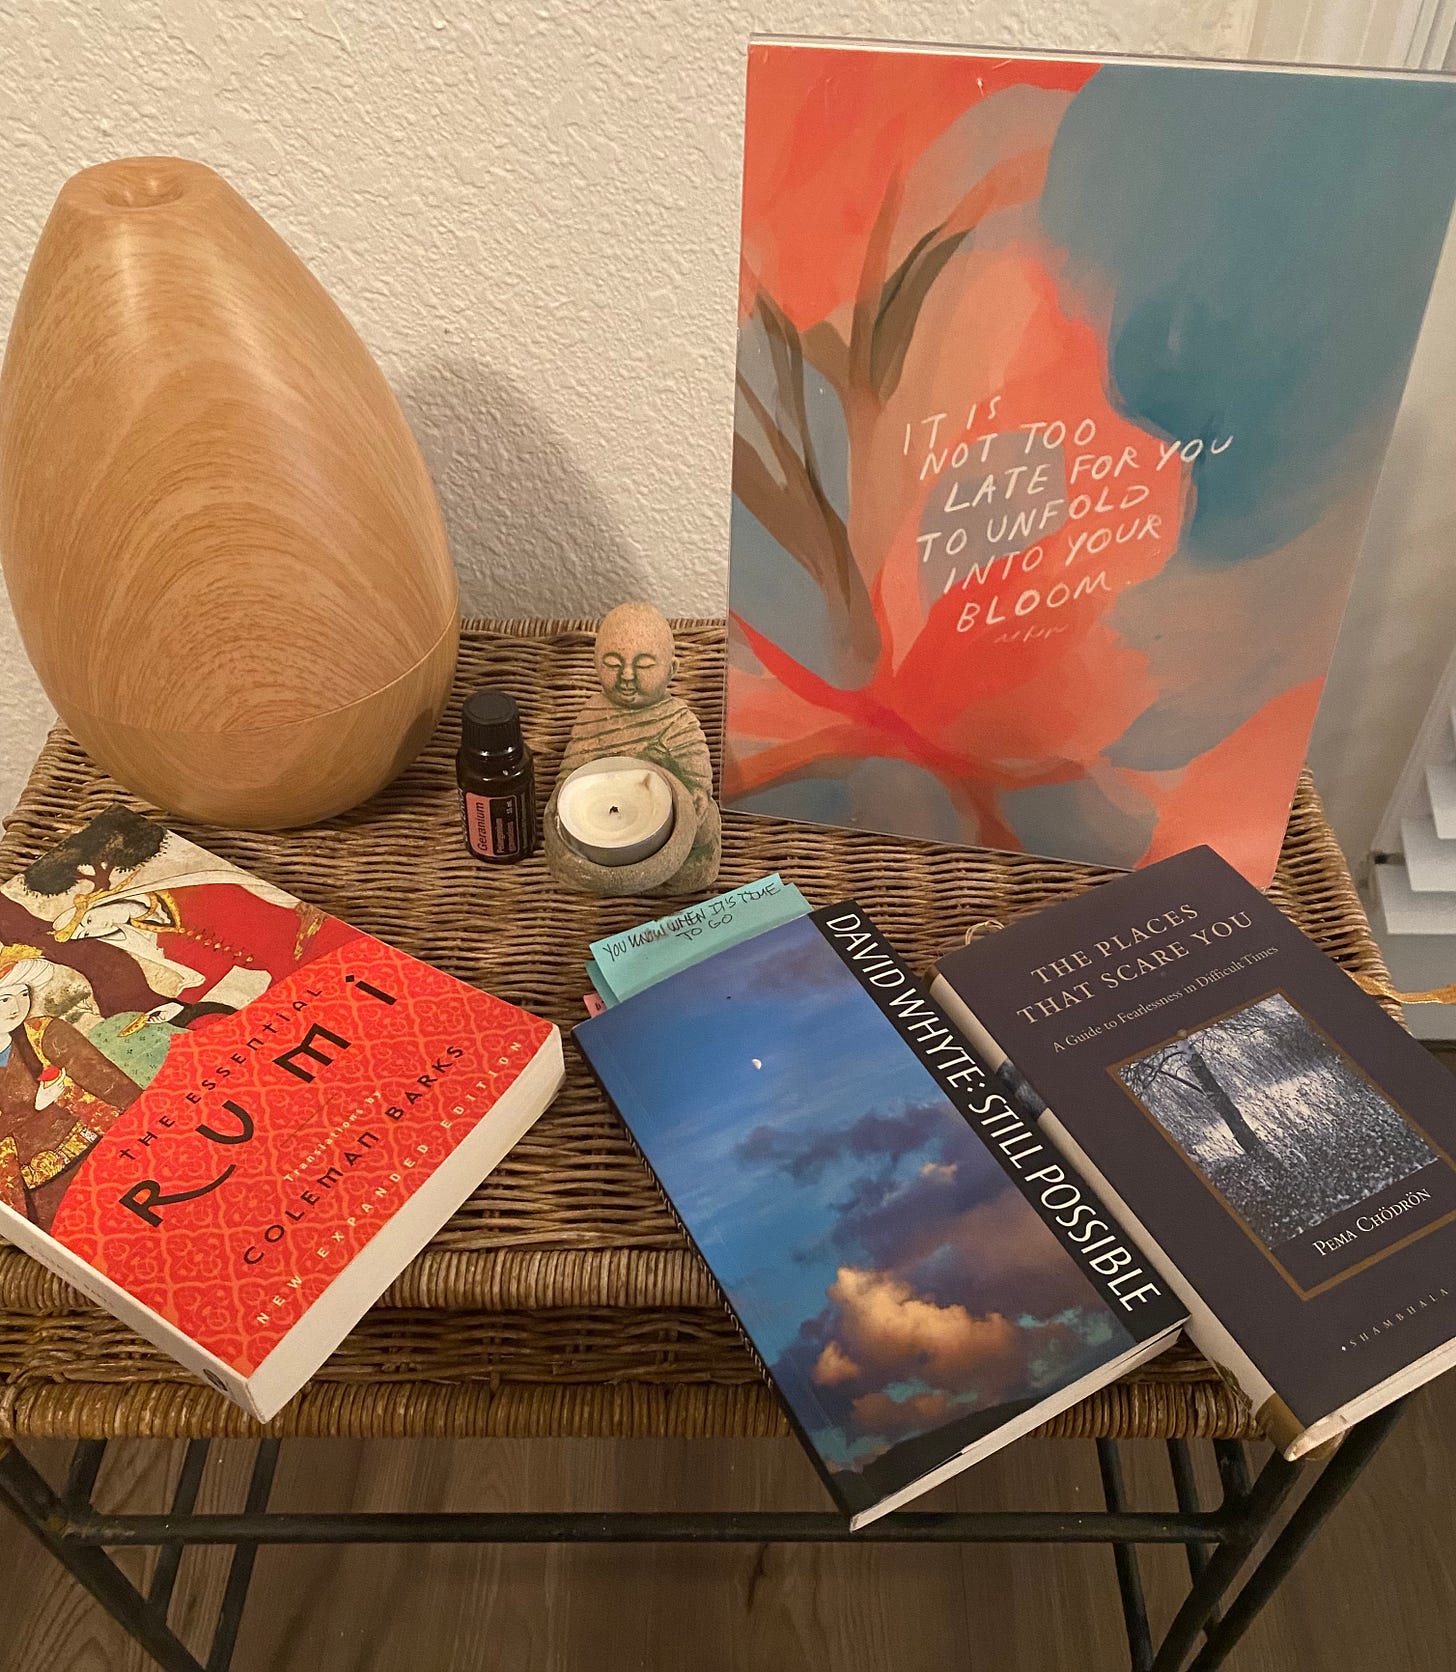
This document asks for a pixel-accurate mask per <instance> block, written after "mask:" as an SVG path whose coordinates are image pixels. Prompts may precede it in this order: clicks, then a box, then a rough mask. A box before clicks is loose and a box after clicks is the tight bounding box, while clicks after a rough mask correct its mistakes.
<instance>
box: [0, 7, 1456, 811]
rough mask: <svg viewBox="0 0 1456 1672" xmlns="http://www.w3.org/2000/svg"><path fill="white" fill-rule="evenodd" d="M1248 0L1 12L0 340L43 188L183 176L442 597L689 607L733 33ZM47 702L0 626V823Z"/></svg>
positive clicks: (718, 337) (1187, 31)
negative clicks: (131, 163) (346, 341)
mask: <svg viewBox="0 0 1456 1672" xmlns="http://www.w3.org/2000/svg"><path fill="white" fill-rule="evenodd" d="M1253 5H1254V0H1184V3H1181V4H1176V5H1175V4H1171V3H1169V0H1041V3H1040V4H1032V3H1031V0H1000V3H995V4H986V5H980V6H967V5H966V4H964V0H956V3H952V0H917V3H911V0H906V3H902V4H897V3H891V0H883V3H879V4H876V3H874V0H846V3H843V4H838V5H835V4H830V3H820V0H780V4H778V5H777V6H771V5H762V6H755V5H752V4H748V3H746V0H698V3H697V4H694V3H693V0H596V3H592V0H529V3H525V0H496V3H494V4H491V3H489V0H479V3H476V4H471V5H461V4H459V3H457V0H438V3H437V4H435V5H432V6H427V5H418V4H415V3H413V0H291V3H288V4H274V3H270V0H249V3H246V4H232V3H229V0H5V3H4V5H3V6H0V323H6V324H8V319H9V314H10V309H11V306H12V303H13V300H14V297H15V294H16V292H17V290H18V289H19V286H20V281H21V278H22V275H23V273H24V268H25V263H26V261H27V259H28V256H29V252H30V249H31V246H32V244H33V243H34V240H35V238H36V235H37V234H38V232H39V230H40V227H41V224H42V222H43V220H44V219H45V215H46V212H47V210H48V208H49V206H50V202H51V199H52V198H53V196H54V194H55V192H56V190H57V188H58V187H59V185H60V184H61V182H62V180H63V179H64V178H65V177H66V176H67V175H68V174H70V173H71V172H73V171H74V170H75V169H78V168H81V167H83V166H84V165H86V164H88V163H92V162H96V161H99V160H101V159H103V158H107V157H113V156H123V155H128V154H135V153H139V152H179V153H182V154H184V155H189V156H193V157H197V158H200V159H201V160H203V161H205V162H208V163H211V164H212V165H214V166H215V167H217V168H218V169H220V170H221V171H222V172H223V173H224V174H225V175H226V176H227V177H228V178H229V179H230V180H231V181H232V182H233V184H234V185H235V186H237V187H238V188H239V190H241V191H242V192H243V193H244V194H245V195H246V196H247V197H249V198H250V199H251V201H252V202H253V203H254V204H255V205H256V206H257V207H258V208H259V209H260V210H261V211H262V212H263V213H264V214H265V215H266V216H267V217H268V218H269V219H270V220H271V221H272V222H273V224H274V225H275V226H276V227H277V228H278V229H279V230H280V231H281V232H282V233H283V234H284V236H285V237H287V238H288V239H289V240H290V241H291V242H292V243H293V245H294V246H295V247H296V248H297V249H298V250H299V252H300V253H301V254H302V255H303V256H304V258H305V259H306V260H307V261H308V262H310V263H311V265H312V266H313V268H314V270H315V272H317V274H318V275H319V277H320V278H321V279H322V280H323V282H324V283H325V284H326V285H327V286H328V287H329V288H330V289H331V290H332V292H333V294H334V295H335V296H336V297H337V298H338V300H339V301H340V302H341V304H342V305H343V307H344V309H345V311H346V312H347V313H348V314H349V316H350V317H351V318H352V319H353V320H354V322H355V324H356V325H357V326H358V328H359V329H360V331H361V332H362V334H363V336H364V338H365V340H366V342H368V344H369V346H370V347H371V348H372V349H373V351H374V353H375V354H376V356H377V357H378V358H379V360H380V362H381V364H382V365H383V366H384V368H385V370H386V372H387V373H388V375H389V376H390V378H391V379H392V381H393V383H394V386H395V388H396V390H397V391H398V393H399V395H400V398H401V401H402V402H403V405H404V408H405V411H406V413H407V414H408V416H409V418H410V420H411V422H412V423H413V424H414V427H415V432H416V434H417V435H418V437H419V439H420V443H421V446H422V447H423V449H424V452H425V456H426V458H427V459H428V461H429V463H430V466H431V469H432V470H433V472H434V475H435V480H436V483H437V485H438V487H439V491H440V496H441V500H442V502H443V505H444V509H445V517H446V521H447V523H448V525H449V529H450V535H451V540H452V543H453V547H454V551H455V556H456V561H457V563H458V565H459V568H460V572H461V578H462V582H463V591H464V597H465V602H466V605H467V607H469V608H472V609H476V610H480V611H490V612H497V613H516V612H520V613H552V612H570V613H577V612H590V611H595V610H598V609H600V608H602V607H605V606H607V605H610V604H611V603H613V602H616V601H618V600H619V599H621V598H622V597H624V596H627V595H629V594H643V595H646V596H648V597H651V598H653V599H654V600H655V601H656V602H658V603H659V604H660V605H661V606H662V607H663V608H665V609H668V610H675V611H684V612H695V611H702V612H716V611H717V610H719V609H721V607H722V605H723V600H724V585H725V578H726V572H727V570H726V562H727V526H728V498H729V489H728V471H729V453H730V433H731V422H732V382H733V320H734V291H735V278H736V246H737V215H738V169H739V138H740V119H741V101H742V83H743V67H744V52H745V47H746V43H747V39H748V36H749V34H750V33H752V32H754V31H755V30H773V31H776V32H780V33H812V34H851V35H854V34H858V35H869V36H879V37H890V38H897V37H898V38H901V39H926V40H937V39H939V40H960V41H964V42H968V43H971V42H984V43H989V44H1006V45H1030V46H1057V47H1068V48H1077V49H1102V50H1122V51H1137V52H1157V53H1169V54H1187V53H1205V54H1210V55H1215V56H1231V57H1237V56H1239V55H1240V54H1242V53H1243V52H1244V50H1245V49H1246V46H1247V42H1248V40H1249V34H1250V27H1251V20H1252V11H1253ZM1449 480H1450V477H1449V474H1448V475H1447V477H1446V479H1445V481H1443V482H1442V483H1441V484H1440V485H1439V488H1438V489H1437V490H1436V491H1437V492H1438V493H1440V494H1444V493H1445V492H1446V491H1447V488H1446V483H1447V482H1449ZM1443 503H1444V501H1443ZM1384 602H1385V604H1386V605H1393V604H1394V602H1395V600H1394V599H1393V598H1392V597H1391V596H1390V595H1389V594H1388V593H1387V594H1386V595H1385V597H1384ZM47 717H48V716H47V711H46V709H45V705H44V701H43V699H42V698H41V696H40V694H39V692H38V691H37V689H36V687H35V685H34V682H33V680H32V679H31V677H30V674H29V670H28V668H27V667H26V665H25V662H24V657H23V654H22V652H21V651H20V648H19V644H18V641H16V640H15V638H14V635H13V628H12V627H11V625H10V623H9V620H8V618H7V619H5V620H4V621H3V623H0V726H3V735H0V806H8V805H9V804H10V802H11V801H12V800H13V797H14V794H15V793H16V790H17V789H18V783H19V774H20V773H21V772H22V771H23V769H24V765H25V764H26V762H27V761H28V759H29V758H30V756H31V755H32V754H33V753H34V750H35V748H36V747H37V745H38V742H39V739H40V736H41V732H42V729H43V726H44V723H45V721H46V719H47Z"/></svg>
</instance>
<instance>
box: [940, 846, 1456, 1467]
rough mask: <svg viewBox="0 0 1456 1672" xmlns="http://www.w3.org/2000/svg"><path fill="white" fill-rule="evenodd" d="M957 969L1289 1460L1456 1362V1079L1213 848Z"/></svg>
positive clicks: (1038, 1102) (959, 980) (1061, 1134)
mask: <svg viewBox="0 0 1456 1672" xmlns="http://www.w3.org/2000/svg"><path fill="white" fill-rule="evenodd" d="M938 968H939V975H938V977H937V979H936V981H935V983H934V985H933V987H932V989H931V991H932V993H933V995H934V996H935V997H936V998H937V999H938V1000H939V1002H940V1003H941V1004H942V1005H943V1006H944V1007H945V1009H946V1011H947V1012H948V1013H949V1015H950V1016H951V1018H952V1020H954V1021H955V1022H956V1024H957V1025H958V1026H959V1027H960V1028H961V1030H962V1031H963V1032H964V1033H965V1034H966V1035H967V1037H968V1038H969V1039H970V1040H971V1042H972V1043H973V1045H975V1046H976V1048H977V1049H978V1050H979V1051H981V1052H982V1053H983V1055H984V1056H985V1058H986V1060H987V1062H988V1063H989V1064H990V1065H991V1066H992V1067H994V1068H995V1069H996V1070H997V1072H998V1073H999V1074H1000V1075H1001V1076H1002V1077H1003V1079H1004V1082H1005V1083H1006V1084H1007V1085H1008V1086H1010V1087H1012V1088H1014V1089H1015V1091H1016V1093H1017V1095H1018V1098H1019V1100H1020V1101H1021V1102H1022V1105H1023V1107H1025V1108H1028V1109H1029V1110H1031V1111H1034V1112H1036V1116H1037V1127H1038V1130H1039V1132H1040V1133H1041V1134H1042V1135H1044V1136H1045V1137H1046V1138H1047V1139H1048V1141H1049V1142H1051V1143H1053V1144H1055V1145H1056V1147H1057V1148H1058V1149H1059V1150H1060V1151H1061V1152H1062V1153H1063V1154H1065V1155H1066V1156H1067V1157H1068V1158H1069V1159H1070V1160H1072V1161H1073V1162H1075V1163H1076V1164H1077V1165H1078V1166H1080V1167H1081V1168H1082V1169H1083V1170H1084V1171H1085V1172H1086V1174H1087V1176H1088V1177H1089V1178H1091V1179H1093V1180H1094V1181H1095V1182H1096V1183H1097V1185H1098V1188H1099V1189H1100V1190H1101V1192H1102V1195H1103V1198H1104V1200H1106V1201H1107V1203H1108V1205H1109V1206H1110V1207H1111V1208H1112V1209H1113V1210H1114V1211H1115V1212H1116V1213H1117V1214H1118V1216H1119V1218H1120V1220H1121V1222H1122V1225H1123V1227H1124V1229H1125V1230H1126V1231H1127V1233H1128V1234H1129V1236H1130V1237H1132V1238H1133V1239H1134V1241H1135V1243H1136V1245H1137V1246H1138V1247H1139V1248H1141V1249H1143V1250H1145V1251H1146V1253H1147V1255H1148V1257H1149V1259H1150V1260H1152V1261H1153V1262H1154V1263H1155V1265H1156V1266H1157V1268H1158V1269H1159V1270H1160V1271H1162V1272H1163V1274H1164V1275H1165V1276H1166V1278H1167V1280H1168V1282H1169V1283H1170V1284H1171V1285H1172V1287H1173V1288H1174V1289H1175V1290H1176V1292H1177V1293H1178V1294H1179V1296H1180V1297H1181V1299H1182V1301H1183V1303H1184V1305H1185V1306H1187V1308H1188V1310H1189V1314H1190V1322H1189V1326H1188V1331H1189V1334H1190V1335H1191V1336H1192V1338H1193V1339H1194V1341H1196V1342H1197V1344H1198V1345H1199V1347H1200V1348H1201V1349H1202V1350H1203V1352H1204V1354H1205V1355H1206V1356H1207V1358H1208V1359H1209V1360H1210V1361H1211V1362H1212V1363H1213V1364H1214V1365H1216V1366H1217V1367H1218V1369H1219V1370H1220V1371H1221V1372H1223V1374H1224V1375H1225V1376H1226V1377H1227V1378H1229V1379H1230V1380H1232V1381H1233V1382H1234V1383H1235V1384H1236V1385H1237V1386H1238V1387H1240V1388H1242V1389H1243V1391H1244V1392H1245V1394H1246V1395H1247V1396H1248V1398H1249V1401H1250V1403H1251V1405H1252V1406H1253V1408H1254V1410H1255V1412H1256V1414H1257V1415H1258V1418H1259V1420H1260V1423H1261V1424H1262V1426H1263V1428H1264V1431H1265V1432H1266V1433H1267V1434H1268V1435H1269V1436H1270V1438H1271V1439H1273V1440H1274V1441H1275V1442H1276V1443H1277V1444H1278V1445H1279V1446H1280V1448H1281V1449H1282V1450H1283V1452H1284V1453H1285V1455H1286V1456H1287V1457H1289V1458H1296V1457H1300V1456H1302V1455H1303V1454H1304V1453H1306V1452H1308V1451H1310V1450H1312V1449H1313V1448H1314V1447H1315V1446H1317V1445H1319V1444H1321V1443H1322V1442H1324V1441H1325V1440H1328V1439H1330V1438H1332V1437H1334V1436H1335V1435H1336V1434H1338V1433H1339V1432H1340V1431H1341V1430H1343V1429H1345V1428H1347V1427H1348V1426H1349V1425H1350V1424H1352V1423H1354V1422H1357V1421H1359V1420H1360V1418H1362V1417H1364V1416H1368V1415H1370V1414H1371V1413H1372V1412H1374V1411H1377V1410H1379V1409H1380V1408H1381V1407H1382V1406H1384V1405H1387V1404H1389V1403H1390V1402H1391V1401H1392V1400H1394V1399H1396V1398H1398V1397H1399V1396H1400V1395H1401V1394H1403V1393H1407V1392H1409V1391H1410V1390H1411V1389H1412V1388H1415V1387H1418V1386H1419V1385H1420V1384H1421V1383H1422V1382H1425V1381H1428V1380H1429V1379H1430V1378H1431V1377H1432V1376H1435V1375H1437V1374H1438V1373H1439V1372H1440V1371H1442V1370H1444V1369H1446V1368H1447V1367H1448V1366H1449V1365H1451V1364H1452V1363H1453V1362H1456V1162H1453V1156H1456V1095H1453V1092H1456V1088H1453V1085H1452V1082H1451V1078H1450V1075H1449V1073H1448V1071H1447V1070H1446V1069H1445V1068H1443V1067H1442V1066H1441V1064H1440V1063H1438V1062H1437V1061H1436V1060H1435V1059H1434V1058H1433V1057H1432V1056H1431V1054H1430V1053H1429V1052H1428V1051H1426V1050H1425V1049H1424V1048H1423V1047H1422V1046H1421V1045H1419V1044H1418V1043H1417V1042H1416V1041H1415V1040H1413V1039H1411V1037H1410V1036H1409V1035H1408V1034H1407V1033H1406V1032H1405V1031H1404V1029H1402V1028H1401V1027H1399V1026H1398V1025H1397V1024H1396V1023H1395V1022H1393V1021H1391V1019H1390V1018H1389V1017H1388V1016H1387V1015H1386V1014H1385V1013H1384V1012H1383V1011H1382V1010H1381V1009H1380V1007H1379V1006H1378V1005H1377V1004H1375V1003H1374V1001H1373V1000H1372V999H1370V998H1369V997H1367V995H1366V994H1365V993H1363V992H1362V991H1361V990H1360V988H1359V987H1357V986H1356V984H1355V983H1354V982H1353V981H1352V980H1351V979H1350V978H1349V977H1348V976H1347V975H1346V974H1345V973H1344V972H1343V971H1342V970H1341V969H1340V968H1339V967H1338V966H1337V965H1335V964H1333V963H1332V962H1331V961H1330V960H1329V959H1328V958H1326V957H1325V955H1324V954H1323V953H1322V952H1321V951H1320V950H1319V948H1318V947H1317V946H1315V944H1314V943H1313V942H1312V941H1311V940H1309V939H1307V938H1306V937H1305V936H1304V935H1302V934H1301V933H1300V932H1299V930H1298V929H1296V928H1295V926H1294V925H1293V924H1292V923H1291V922H1290V921H1289V919H1288V918H1286V917H1285V916H1284V915H1283V913H1282V912H1280V911H1279V910H1278V909H1277V908H1276V907H1275V906H1274V905H1273V904H1271V902H1270V901H1268V900H1266V899H1265V898H1264V897H1263V896H1262V895H1261V894H1259V893H1258V892H1257V891H1256V890H1255V889H1253V888H1251V887H1250V886H1249V885H1248V883H1246V882H1245V881H1244V880H1243V878H1241V877H1240V876H1239V875H1238V874H1237V873H1236V872H1235V871H1233V870H1232V869H1231V868H1230V867H1229V866H1228V865H1226V864H1225V863H1224V862H1223V860H1221V859H1220V858H1219V857H1218V855H1217V854H1215V853H1213V852H1212V850H1211V849H1209V848H1194V849H1192V850H1190V851H1189V852H1187V853H1184V854H1179V855H1178V856H1177V857H1176V858H1174V859H1169V860H1167V861H1165V862H1164V863H1163V864H1161V865H1155V866H1152V867H1150V868H1149V869H1148V870H1146V871H1142V872H1136V873H1134V874H1133V875H1131V876H1128V877H1122V878H1119V879H1117V880H1116V881H1114V882H1111V883H1107V884H1105V885H1104V886H1102V887H1099V888H1095V889H1093V890H1091V891H1090V892H1089V893H1087V894H1084V895H1081V896H1079V897H1078V898H1076V899H1073V900H1070V901H1067V902H1065V903H1064V904H1061V905H1058V906H1054V907H1052V908H1051V909H1049V910H1047V911H1044V912H1039V913H1037V914H1035V915H1034V916H1031V917H1028V918H1025V919H1023V920H1021V921H1018V922H1016V923H1013V924H1011V925H1010V926H1009V927H1008V928H1007V929H1005V930H1003V931H1002V932H1001V933H999V934H994V935H990V936H988V937H986V938H985V939H984V940H980V941H976V942H974V943H973V944H972V945H970V946H967V947H964V948H962V949H961V950H959V951H956V952H953V953H951V954H950V956H949V957H947V958H945V959H943V960H942V961H941V963H940V965H939V966H938Z"/></svg>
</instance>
